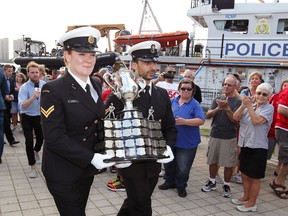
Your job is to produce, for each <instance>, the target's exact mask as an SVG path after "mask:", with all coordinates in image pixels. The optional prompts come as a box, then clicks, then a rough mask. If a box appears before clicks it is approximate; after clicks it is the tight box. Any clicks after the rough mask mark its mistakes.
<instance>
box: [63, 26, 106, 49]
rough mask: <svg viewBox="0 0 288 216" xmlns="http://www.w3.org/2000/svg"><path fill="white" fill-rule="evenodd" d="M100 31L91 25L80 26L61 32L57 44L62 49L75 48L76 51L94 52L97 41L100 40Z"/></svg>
mask: <svg viewBox="0 0 288 216" xmlns="http://www.w3.org/2000/svg"><path fill="white" fill-rule="evenodd" d="M100 37H101V34H100V31H99V30H97V29H96V28H93V27H91V26H87V27H80V28H76V29H73V30H71V31H68V32H66V33H65V34H63V35H62V36H61V37H60V39H59V41H58V44H59V45H60V46H63V47H64V50H69V49H72V50H75V51H77V52H96V51H97V48H98V47H97V42H98V41H99V40H100Z"/></svg>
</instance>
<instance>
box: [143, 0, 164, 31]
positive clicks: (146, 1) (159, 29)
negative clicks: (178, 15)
mask: <svg viewBox="0 0 288 216" xmlns="http://www.w3.org/2000/svg"><path fill="white" fill-rule="evenodd" d="M147 6H148V7H149V10H150V12H151V14H152V17H153V19H154V21H155V23H156V25H157V28H158V30H145V32H147V31H158V32H159V33H162V29H161V26H160V25H159V23H158V20H157V18H156V16H155V15H154V13H153V11H152V8H151V6H150V4H149V2H148V0H144V8H143V13H142V18H141V23H140V28H139V33H138V34H141V33H142V32H143V30H142V27H143V22H144V19H145V14H146V13H147Z"/></svg>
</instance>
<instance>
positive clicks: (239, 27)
mask: <svg viewBox="0 0 288 216" xmlns="http://www.w3.org/2000/svg"><path fill="white" fill-rule="evenodd" d="M248 24H249V20H215V21H214V25H215V27H216V29H218V30H221V31H229V32H235V33H242V34H247V33H248Z"/></svg>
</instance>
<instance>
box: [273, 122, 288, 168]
mask: <svg viewBox="0 0 288 216" xmlns="http://www.w3.org/2000/svg"><path fill="white" fill-rule="evenodd" d="M275 135H276V140H277V142H278V144H279V154H278V161H279V162H280V163H283V164H288V131H285V130H282V129H280V128H276V129H275Z"/></svg>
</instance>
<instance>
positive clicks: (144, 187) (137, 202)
mask: <svg viewBox="0 0 288 216" xmlns="http://www.w3.org/2000/svg"><path fill="white" fill-rule="evenodd" d="M158 179H159V176H155V177H152V178H137V177H135V178H126V177H123V180H124V184H125V189H126V193H127V198H126V199H125V200H124V203H123V204H122V206H121V209H120V211H119V212H118V214H117V216H136V215H137V216H151V215H152V207H151V196H152V193H153V191H154V188H155V186H156V184H157V182H158Z"/></svg>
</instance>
